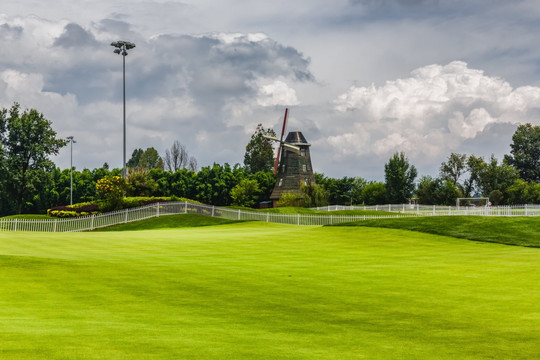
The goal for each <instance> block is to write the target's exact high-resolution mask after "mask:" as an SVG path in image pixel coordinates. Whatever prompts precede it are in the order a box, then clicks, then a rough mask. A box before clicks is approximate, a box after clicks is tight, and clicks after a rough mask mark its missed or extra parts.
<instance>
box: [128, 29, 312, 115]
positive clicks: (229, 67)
mask: <svg viewBox="0 0 540 360" xmlns="http://www.w3.org/2000/svg"><path fill="white" fill-rule="evenodd" d="M135 51H136V52H137V53H135ZM133 54H134V55H133V57H132V59H130V60H131V63H130V66H131V67H132V69H133V67H135V68H134V70H132V73H133V78H134V80H132V81H134V82H135V86H134V93H133V95H134V96H138V97H149V96H156V97H164V96H177V95H181V94H188V95H190V96H192V97H193V98H194V99H196V101H202V102H204V103H205V104H212V105H211V106H214V105H216V104H217V105H218V106H221V105H222V104H223V103H224V102H225V101H227V99H231V98H236V99H238V98H242V97H245V96H248V97H251V96H255V95H256V93H257V91H258V89H257V88H256V87H255V84H254V83H253V82H254V81H256V80H257V79H259V78H275V77H285V78H288V79H291V80H293V81H312V80H313V79H314V77H313V75H312V74H311V72H310V71H309V68H308V67H309V63H310V61H309V59H306V58H305V57H304V56H303V55H302V54H301V53H300V52H299V51H297V50H296V49H293V48H291V47H286V46H283V45H281V44H279V43H277V42H275V41H273V40H271V39H268V38H265V39H263V40H260V41H259V40H250V39H248V38H246V37H243V36H239V37H238V38H234V39H232V40H225V39H223V38H222V37H220V35H217V34H216V35H205V36H190V35H177V36H175V35H161V36H157V37H155V38H153V39H151V40H150V41H149V42H148V43H147V44H142V45H141V46H139V45H137V48H136V49H134V53H133ZM149 64H151V65H150V66H149Z"/></svg>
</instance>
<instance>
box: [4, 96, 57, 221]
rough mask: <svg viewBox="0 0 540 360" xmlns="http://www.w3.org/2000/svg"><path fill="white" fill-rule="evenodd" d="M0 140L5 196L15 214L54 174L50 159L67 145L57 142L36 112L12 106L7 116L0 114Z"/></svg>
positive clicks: (46, 123)
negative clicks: (6, 174) (13, 204)
mask: <svg viewBox="0 0 540 360" xmlns="http://www.w3.org/2000/svg"><path fill="white" fill-rule="evenodd" d="M0 140H1V143H2V148H3V150H2V151H3V153H4V154H3V160H4V161H3V163H4V166H5V169H6V170H7V171H8V173H9V176H8V177H7V178H6V179H5V184H4V186H5V189H4V192H5V195H7V196H9V197H10V198H11V199H12V200H13V201H14V203H15V208H16V212H17V213H18V214H20V213H21V212H22V211H23V204H24V203H25V202H26V201H29V200H30V199H31V197H33V195H34V194H36V193H37V189H38V187H39V186H42V185H44V183H45V182H46V181H47V180H48V179H49V178H51V177H50V176H48V175H47V174H48V173H51V172H52V171H54V163H53V162H52V161H51V160H50V159H49V156H50V155H56V154H58V152H59V150H60V149H61V148H62V147H63V146H65V145H66V143H67V142H66V141H65V140H63V139H58V138H56V132H55V131H54V130H53V129H52V127H51V122H50V121H49V120H47V119H45V117H44V116H43V114H40V113H39V112H38V111H37V110H35V109H30V110H25V111H23V112H21V109H20V105H19V104H17V103H16V104H14V105H13V106H12V107H11V109H10V110H9V112H8V111H7V109H3V110H1V111H0Z"/></svg>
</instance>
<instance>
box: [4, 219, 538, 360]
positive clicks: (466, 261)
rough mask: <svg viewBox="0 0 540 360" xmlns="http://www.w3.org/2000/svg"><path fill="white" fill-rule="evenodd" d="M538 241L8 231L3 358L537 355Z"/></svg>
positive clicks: (231, 231)
mask: <svg viewBox="0 0 540 360" xmlns="http://www.w3.org/2000/svg"><path fill="white" fill-rule="evenodd" d="M539 251H540V250H539V249H534V248H525V247H516V246H505V245H500V244H491V243H479V242H472V241H465V240H459V239H455V238H450V237H443V236H437V235H430V234H423V233H417V232H411V231H404V230H393V229H379V228H366V227H299V226H287V225H276V224H264V223H255V222H245V223H237V224H224V225H220V226H206V227H199V228H181V229H173V230H152V231H137V232H129V231H127V232H115V233H110V232H97V233H96V232H92V233H73V234H66V233H64V234H49V233H42V234H36V233H2V232H0V358H1V359H535V358H539V357H540V347H539V346H538V344H540V333H539V332H538V329H540V281H539V278H538V276H539V275H538V274H540V261H539V259H540V252H539Z"/></svg>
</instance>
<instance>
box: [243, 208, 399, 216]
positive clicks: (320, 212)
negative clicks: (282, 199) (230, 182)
mask: <svg viewBox="0 0 540 360" xmlns="http://www.w3.org/2000/svg"><path fill="white" fill-rule="evenodd" d="M241 209H242V210H246V211H258V212H269V213H275V214H303V215H324V216H328V215H359V216H362V215H366V216H370V215H388V214H391V215H395V216H402V215H403V214H400V213H395V212H388V211H376V210H338V211H331V212H329V211H323V210H314V209H309V208H303V207H296V206H291V207H278V208H270V209H250V208H241Z"/></svg>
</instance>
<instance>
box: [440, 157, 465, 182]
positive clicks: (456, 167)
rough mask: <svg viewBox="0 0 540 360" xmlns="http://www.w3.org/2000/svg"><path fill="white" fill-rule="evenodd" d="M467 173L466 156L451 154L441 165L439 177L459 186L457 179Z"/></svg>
mask: <svg viewBox="0 0 540 360" xmlns="http://www.w3.org/2000/svg"><path fill="white" fill-rule="evenodd" d="M466 171H467V155H466V154H456V153H451V154H450V156H449V157H448V160H447V161H446V162H443V163H442V164H441V168H440V170H439V176H440V177H441V178H442V179H443V180H448V181H451V182H452V183H453V184H454V185H458V184H459V179H460V177H461V175H463V174H464V173H465V172H466Z"/></svg>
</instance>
